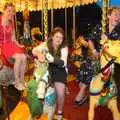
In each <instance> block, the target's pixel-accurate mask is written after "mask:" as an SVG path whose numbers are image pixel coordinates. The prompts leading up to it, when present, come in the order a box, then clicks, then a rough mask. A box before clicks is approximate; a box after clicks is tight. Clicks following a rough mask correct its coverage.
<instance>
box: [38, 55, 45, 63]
mask: <svg viewBox="0 0 120 120" xmlns="http://www.w3.org/2000/svg"><path fill="white" fill-rule="evenodd" d="M38 60H39V61H40V62H42V63H43V62H45V61H46V59H45V55H44V54H42V53H39V54H38Z"/></svg>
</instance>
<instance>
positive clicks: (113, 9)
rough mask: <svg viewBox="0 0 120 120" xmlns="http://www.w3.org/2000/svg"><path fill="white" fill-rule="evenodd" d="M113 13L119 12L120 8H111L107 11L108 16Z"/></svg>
mask: <svg viewBox="0 0 120 120" xmlns="http://www.w3.org/2000/svg"><path fill="white" fill-rule="evenodd" d="M113 11H118V12H120V8H118V7H111V8H109V9H108V15H111V14H112V12H113Z"/></svg>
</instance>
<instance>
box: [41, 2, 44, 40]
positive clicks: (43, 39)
mask: <svg viewBox="0 0 120 120" xmlns="http://www.w3.org/2000/svg"><path fill="white" fill-rule="evenodd" d="M41 2H42V10H41V29H42V40H44V36H43V34H44V29H43V27H44V25H43V21H44V20H43V0H41Z"/></svg>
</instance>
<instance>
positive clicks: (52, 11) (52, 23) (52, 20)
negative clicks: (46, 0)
mask: <svg viewBox="0 0 120 120" xmlns="http://www.w3.org/2000/svg"><path fill="white" fill-rule="evenodd" d="M53 27H54V0H52V7H51V31H52V30H53Z"/></svg>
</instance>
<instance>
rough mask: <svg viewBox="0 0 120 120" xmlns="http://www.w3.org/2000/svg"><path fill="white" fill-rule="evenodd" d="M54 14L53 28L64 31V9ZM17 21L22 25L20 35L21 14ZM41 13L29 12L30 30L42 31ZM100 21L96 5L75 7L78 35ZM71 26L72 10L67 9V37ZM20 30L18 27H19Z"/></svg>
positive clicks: (99, 11) (18, 15) (98, 9)
mask: <svg viewBox="0 0 120 120" xmlns="http://www.w3.org/2000/svg"><path fill="white" fill-rule="evenodd" d="M53 12H54V27H55V26H61V27H62V28H63V29H65V9H56V10H54V11H53ZM50 20H51V11H50V10H49V11H48V25H49V26H48V27H49V31H50V29H51V21H50ZM17 21H20V22H21V23H22V25H21V34H22V33H23V32H22V29H23V18H22V13H20V12H19V13H17ZM41 21H42V19H41V11H32V12H30V28H33V27H40V29H41V31H42V27H41V26H42V25H41V24H42V22H41ZM100 21H101V8H100V7H99V6H98V5H97V4H95V3H94V4H90V5H84V6H78V7H76V31H77V32H78V34H87V33H88V32H89V31H90V30H91V29H92V28H93V27H94V26H95V25H96V24H97V23H98V22H100ZM72 26H73V9H72V8H67V31H68V33H67V35H68V36H69V34H71V29H72ZM19 28H20V27H19Z"/></svg>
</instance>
